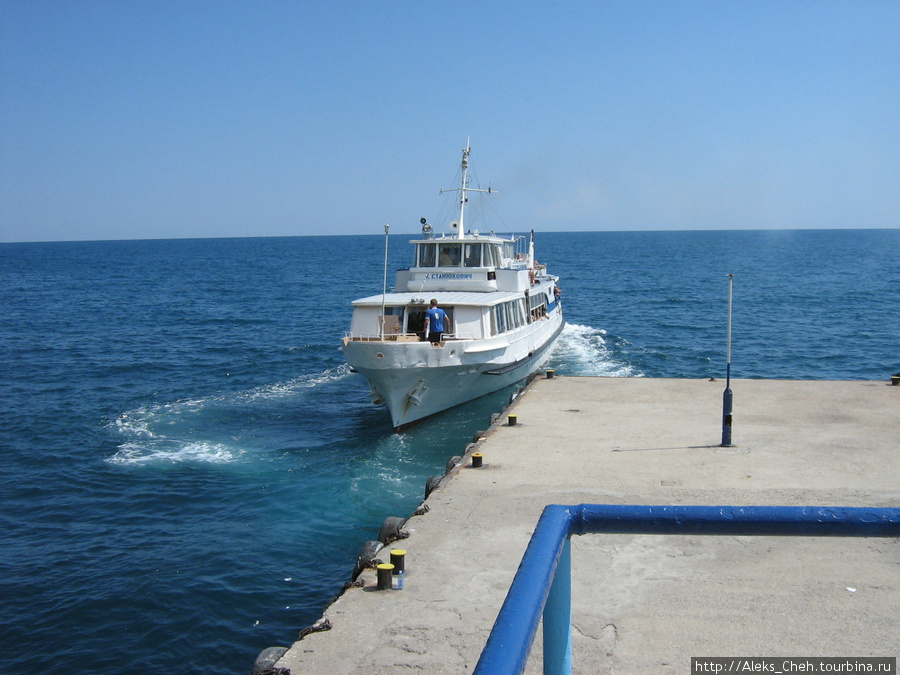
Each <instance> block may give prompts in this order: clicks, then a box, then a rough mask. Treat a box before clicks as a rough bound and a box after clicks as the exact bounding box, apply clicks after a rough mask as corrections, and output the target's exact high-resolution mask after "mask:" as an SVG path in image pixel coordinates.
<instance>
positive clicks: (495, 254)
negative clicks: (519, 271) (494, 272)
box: [485, 246, 500, 267]
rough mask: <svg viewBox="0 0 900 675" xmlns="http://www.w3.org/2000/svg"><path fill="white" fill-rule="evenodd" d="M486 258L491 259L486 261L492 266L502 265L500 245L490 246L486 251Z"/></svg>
mask: <svg viewBox="0 0 900 675" xmlns="http://www.w3.org/2000/svg"><path fill="white" fill-rule="evenodd" d="M485 257H486V258H490V260H489V261H485V262H487V263H488V265H490V266H492V267H500V247H499V246H488V247H487V251H486V255H485Z"/></svg>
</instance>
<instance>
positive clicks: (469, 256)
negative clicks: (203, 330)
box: [463, 244, 481, 267]
mask: <svg viewBox="0 0 900 675" xmlns="http://www.w3.org/2000/svg"><path fill="white" fill-rule="evenodd" d="M463 249H464V252H465V257H464V260H465V265H466V267H481V244H465V245H464V246H463Z"/></svg>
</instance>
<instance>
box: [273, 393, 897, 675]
mask: <svg viewBox="0 0 900 675" xmlns="http://www.w3.org/2000/svg"><path fill="white" fill-rule="evenodd" d="M724 386H725V383H724V381H721V380H720V381H706V380H660V379H647V378H627V379H626V378H586V377H555V378H553V379H538V380H536V381H535V382H533V383H532V385H531V386H530V387H529V390H528V391H527V393H526V394H525V395H523V396H522V397H520V399H519V400H518V401H517V402H516V404H515V406H514V408H512V409H510V410H508V411H507V412H508V413H514V414H515V415H516V416H517V423H516V424H515V425H514V426H512V425H508V424H506V422H505V418H503V419H501V420H500V422H499V423H498V425H497V426H496V427H495V428H492V430H491V432H490V433H489V435H488V436H487V437H486V438H485V439H484V440H482V441H481V442H479V443H478V446H477V448H475V450H476V451H477V452H480V453H482V454H483V458H482V466H481V467H480V468H473V467H472V466H471V462H470V460H469V457H468V456H467V457H466V458H465V461H464V464H463V465H462V466H460V467H459V468H457V469H456V470H454V471H453V472H451V474H450V475H449V476H448V477H447V478H445V479H444V480H443V481H442V482H441V484H440V486H439V487H438V488H437V489H436V490H434V492H432V493H431V495H430V497H429V498H428V500H427V502H426V504H427V505H428V506H429V509H430V510H429V511H428V512H427V513H425V514H424V515H420V516H414V517H412V518H410V519H409V521H408V522H407V523H406V524H405V526H404V527H403V529H404V530H406V531H407V532H408V533H409V537H408V538H406V539H403V540H401V541H398V542H396V543H394V544H392V545H390V546H388V547H386V549H385V550H383V551H382V552H381V553H380V554H379V555H378V557H379V558H381V559H382V560H383V561H384V562H389V559H390V554H389V550H388V549H391V548H395V549H396V548H402V549H404V550H405V551H406V555H405V568H406V573H405V587H404V590H402V591H399V590H389V591H378V590H376V573H375V571H374V570H367V571H365V572H363V574H362V575H361V577H360V579H362V580H363V581H364V583H365V586H364V587H362V588H351V589H349V590H348V591H347V592H346V593H344V594H343V595H342V596H341V597H340V598H339V599H338V600H337V601H336V602H335V603H334V604H332V605H331V606H330V607H329V608H328V609H327V610H326V611H325V613H324V616H323V620H325V619H327V620H328V621H329V622H330V623H331V626H332V628H331V630H329V631H327V632H317V633H312V634H310V635H307V636H306V637H305V638H303V639H302V640H299V641H298V642H296V643H294V645H293V646H292V647H291V648H290V649H289V650H288V652H287V653H286V654H285V655H284V656H283V657H282V658H281V660H280V661H279V662H278V663H277V664H276V665H277V667H280V668H289V669H290V671H291V673H292V675H299V674H300V673H328V674H329V675H338V674H342V673H359V674H362V673H365V674H366V675H373V674H377V673H398V672H410V671H416V672H422V673H465V672H471V670H472V669H473V668H474V666H475V664H476V662H477V661H478V658H479V656H480V653H481V650H482V648H483V647H484V644H485V641H486V640H487V637H488V635H489V633H490V630H491V628H492V626H493V623H494V620H495V618H496V617H497V613H498V611H499V609H500V606H501V605H502V603H503V600H504V598H505V596H506V592H507V589H508V588H509V585H510V582H511V581H512V578H513V576H514V575H515V572H516V569H517V568H518V565H519V562H520V560H521V558H522V554H523V553H524V551H525V548H526V546H527V544H528V541H529V538H530V536H531V533H532V531H533V529H534V527H535V525H536V523H537V520H538V518H539V516H540V514H541V511H542V510H543V508H544V506H545V505H547V504H578V503H594V504H700V505H704V504H705V505H739V506H746V505H784V506H876V507H897V506H900V433H898V430H900V386H891V384H890V381H889V380H887V379H886V380H885V381H883V382H848V381H842V382H824V381H770V380H732V382H731V388H732V390H733V391H734V427H733V433H732V440H733V444H734V447H730V448H723V447H719V444H720V442H721V433H722V428H721V424H722V393H723V390H724ZM461 450H462V449H460V451H458V452H456V453H452V452H451V453H449V454H460V452H461ZM391 515H395V516H404V517H405V516H409V515H411V514H385V516H391ZM375 534H376V533H373V537H372V538H373V539H374V538H375ZM572 570H573V572H572V599H573V607H572V621H573V625H574V634H573V672H576V673H679V674H682V673H687V672H690V662H691V657H692V656H695V657H696V656H809V657H815V656H847V657H853V656H898V655H900V614H898V612H897V607H900V543H898V540H896V539H857V538H851V539H843V538H840V539H830V538H811V537H810V538H806V537H804V538H794V537H781V538H775V537H730V536H723V537H704V536H691V535H680V536H674V535H673V536H655V535H585V536H581V537H573V539H572ZM541 667H542V664H541V649H540V632H539V633H538V638H537V641H536V643H535V648H534V650H533V651H532V655H531V658H530V660H529V663H528V668H527V670H526V672H528V673H540V672H541Z"/></svg>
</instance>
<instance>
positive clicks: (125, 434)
mask: <svg viewBox="0 0 900 675" xmlns="http://www.w3.org/2000/svg"><path fill="white" fill-rule="evenodd" d="M349 374H350V368H349V367H348V366H347V365H341V366H338V367H336V368H331V369H328V370H326V371H324V372H321V373H310V374H306V375H302V376H300V377H297V378H294V379H292V380H289V381H286V382H278V383H273V384H268V385H263V386H260V387H254V388H252V389H248V390H244V391H235V392H221V393H217V394H212V395H210V396H203V397H198V398H190V399H183V400H180V401H174V402H168V403H154V404H149V405H146V406H140V407H137V408H134V409H133V410H128V411H125V412H123V413H121V414H120V415H118V417H116V419H115V420H114V421H112V422H110V423H109V424H108V425H107V428H108V429H110V431H111V432H112V433H114V434H115V435H116V436H118V437H119V438H120V439H122V442H121V443H120V444H119V446H118V448H117V451H116V453H115V454H114V455H112V456H111V457H109V458H108V459H107V461H108V462H110V463H112V464H121V465H141V464H148V463H153V462H162V463H173V464H174V463H205V464H227V463H231V462H236V461H239V460H240V458H241V457H242V456H243V455H244V454H245V453H247V452H248V451H252V450H256V449H259V444H260V443H263V444H264V440H262V439H259V438H254V434H253V431H252V430H253V429H256V428H258V429H264V428H267V427H270V426H271V425H272V418H278V419H283V418H284V415H283V414H282V413H283V412H284V410H285V409H287V410H294V409H296V408H297V407H298V406H299V404H300V399H302V398H303V397H305V396H308V395H309V394H310V393H312V392H313V391H314V390H315V389H316V388H318V387H321V386H323V385H327V384H330V383H332V382H336V381H338V380H340V379H342V378H344V377H347V376H348V375H349ZM248 429H249V430H248Z"/></svg>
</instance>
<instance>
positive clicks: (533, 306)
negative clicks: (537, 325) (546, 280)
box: [528, 293, 547, 322]
mask: <svg viewBox="0 0 900 675" xmlns="http://www.w3.org/2000/svg"><path fill="white" fill-rule="evenodd" d="M528 307H529V310H530V311H531V321H532V322H535V321H540V320H541V319H543V318H544V317H545V316H547V296H546V295H544V294H543V293H538V294H537V295H532V296H529V298H528Z"/></svg>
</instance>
